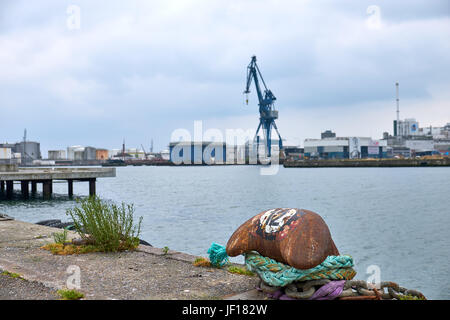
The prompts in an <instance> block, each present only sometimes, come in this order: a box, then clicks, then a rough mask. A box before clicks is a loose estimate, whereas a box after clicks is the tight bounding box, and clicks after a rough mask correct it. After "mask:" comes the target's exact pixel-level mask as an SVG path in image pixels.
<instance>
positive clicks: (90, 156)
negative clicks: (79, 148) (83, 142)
mask: <svg viewBox="0 0 450 320" xmlns="http://www.w3.org/2000/svg"><path fill="white" fill-rule="evenodd" d="M96 151H97V149H96V148H94V147H85V148H84V153H83V160H96V159H97V153H96Z"/></svg>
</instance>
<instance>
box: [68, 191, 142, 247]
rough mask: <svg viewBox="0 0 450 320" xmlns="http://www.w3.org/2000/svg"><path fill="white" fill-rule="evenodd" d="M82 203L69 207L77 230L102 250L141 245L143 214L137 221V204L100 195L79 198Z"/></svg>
mask: <svg viewBox="0 0 450 320" xmlns="http://www.w3.org/2000/svg"><path fill="white" fill-rule="evenodd" d="M77 202H78V204H79V206H78V207H75V208H73V209H68V210H67V212H66V214H67V215H69V216H70V217H71V218H72V220H73V223H74V228H75V230H76V232H77V233H78V234H79V235H80V236H81V238H82V239H83V240H86V242H87V243H93V245H94V246H95V247H97V248H99V249H100V250H99V251H102V252H115V251H123V250H134V249H135V248H136V247H137V246H138V245H139V234H140V232H141V223H142V217H140V219H139V222H138V223H137V225H136V224H135V223H134V216H133V214H134V207H133V205H132V204H131V205H130V204H125V203H123V202H122V204H121V205H120V206H118V205H115V204H111V203H107V202H105V201H102V200H101V199H100V198H98V197H97V196H92V197H89V198H86V199H83V200H77Z"/></svg>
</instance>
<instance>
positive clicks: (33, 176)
mask: <svg viewBox="0 0 450 320" xmlns="http://www.w3.org/2000/svg"><path fill="white" fill-rule="evenodd" d="M115 176H116V168H54V167H52V168H18V167H17V166H16V165H0V192H1V193H4V192H5V191H6V199H11V198H12V195H13V190H14V182H15V181H20V186H21V192H22V197H23V198H28V197H29V192H30V184H31V193H33V194H35V193H36V192H37V184H38V183H42V193H43V196H44V198H45V199H49V198H51V196H52V193H53V181H55V180H63V181H64V180H65V181H67V185H68V194H69V196H70V197H71V196H73V182H74V181H86V182H88V183H89V195H95V193H96V190H95V185H96V181H97V178H107V177H115Z"/></svg>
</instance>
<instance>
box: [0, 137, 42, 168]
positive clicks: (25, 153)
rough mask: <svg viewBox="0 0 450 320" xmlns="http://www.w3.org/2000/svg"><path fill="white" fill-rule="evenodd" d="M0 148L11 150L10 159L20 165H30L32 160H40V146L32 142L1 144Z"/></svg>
mask: <svg viewBox="0 0 450 320" xmlns="http://www.w3.org/2000/svg"><path fill="white" fill-rule="evenodd" d="M0 148H7V149H11V151H10V152H11V159H16V160H19V159H20V161H17V162H19V163H21V164H31V163H32V162H33V160H40V159H42V157H41V144H40V143H39V142H34V141H22V142H17V143H3V144H0Z"/></svg>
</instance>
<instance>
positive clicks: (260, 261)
mask: <svg viewBox="0 0 450 320" xmlns="http://www.w3.org/2000/svg"><path fill="white" fill-rule="evenodd" d="M208 254H209V261H210V262H211V265H213V266H215V267H218V268H219V267H222V266H224V265H225V264H228V263H229V262H230V261H229V257H228V255H227V251H226V248H225V247H224V246H221V245H220V244H217V243H214V242H213V244H212V245H211V247H210V248H209V249H208ZM244 256H245V264H246V265H247V269H248V270H250V271H252V272H255V273H257V274H258V275H259V277H260V278H261V279H262V280H263V281H264V282H265V283H266V284H268V285H270V286H274V287H284V286H287V285H288V284H290V283H292V282H294V281H307V280H316V279H330V280H350V279H352V278H353V277H354V276H355V275H356V272H355V270H353V258H352V257H351V256H349V255H342V256H328V257H327V258H326V259H325V260H324V261H323V262H322V263H321V264H319V265H317V266H315V267H313V268H311V269H307V270H300V269H296V268H294V267H291V266H289V265H286V264H283V263H281V262H278V261H276V260H273V259H271V258H268V257H263V256H261V255H260V254H259V253H258V252H256V251H252V252H247V253H245V254H244Z"/></svg>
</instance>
